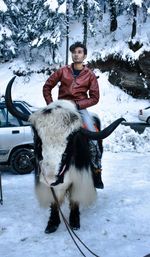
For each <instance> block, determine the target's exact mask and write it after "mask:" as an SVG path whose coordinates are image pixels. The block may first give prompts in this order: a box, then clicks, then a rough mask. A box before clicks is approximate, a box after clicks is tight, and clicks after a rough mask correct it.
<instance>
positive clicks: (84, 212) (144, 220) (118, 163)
mask: <svg viewBox="0 0 150 257" xmlns="http://www.w3.org/2000/svg"><path fill="white" fill-rule="evenodd" d="M149 160H150V154H148V153H146V154H143V153H142V154H140V153H111V152H105V153H104V157H103V170H104V171H103V180H104V184H105V189H104V190H97V200H96V202H95V203H94V204H93V205H92V206H90V207H89V208H85V209H83V208H81V228H80V230H78V231H77V232H76V233H77V235H78V236H79V237H80V238H81V239H82V240H83V241H84V243H85V244H87V246H88V247H89V248H90V249H91V250H93V251H94V252H95V253H96V254H97V255H98V256H100V257H116V256H118V257H144V256H145V255H146V254H149V253H150V219H149V215H150V204H149V202H150V190H149V188H150V172H149V171H150V170H149V167H150V165H149V164H150V162H149ZM2 183H3V197H4V204H3V206H0V256H4V257H20V256H29V257H37V256H38V257H43V256H44V257H49V256H51V257H56V256H57V257H78V256H81V254H80V252H79V251H78V249H77V248H76V246H75V245H74V243H73V241H72V239H71V238H70V236H69V234H68V232H67V230H66V227H65V225H64V223H63V222H62V223H61V224H60V226H59V228H58V230H57V231H56V232H55V233H54V234H50V235H47V234H45V233H44V229H45V227H46V224H47V221H48V215H49V213H48V210H45V209H41V208H40V207H39V204H38V202H37V200H36V197H35V194H34V175H33V174H30V175H24V176H14V175H10V174H9V173H4V174H3V176H2ZM62 210H63V213H64V215H65V217H66V218H67V219H68V215H69V210H68V203H67V201H66V203H65V204H64V205H63V207H62ZM81 249H82V250H83V251H84V253H85V256H86V257H89V256H92V255H91V254H89V253H88V252H87V250H84V249H83V247H81Z"/></svg>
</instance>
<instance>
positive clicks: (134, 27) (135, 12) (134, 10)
mask: <svg viewBox="0 0 150 257" xmlns="http://www.w3.org/2000/svg"><path fill="white" fill-rule="evenodd" d="M132 7H133V23H132V32H131V38H132V39H133V38H134V37H135V35H136V27H137V20H136V19H137V5H136V4H133V5H132Z"/></svg>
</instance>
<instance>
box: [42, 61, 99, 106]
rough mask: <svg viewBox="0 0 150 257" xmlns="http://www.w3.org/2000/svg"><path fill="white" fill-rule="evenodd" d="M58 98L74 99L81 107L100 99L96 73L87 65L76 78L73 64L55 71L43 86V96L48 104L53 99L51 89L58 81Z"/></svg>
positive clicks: (93, 103) (90, 104) (95, 102)
mask: <svg viewBox="0 0 150 257" xmlns="http://www.w3.org/2000/svg"><path fill="white" fill-rule="evenodd" d="M59 81H60V82H61V84H60V86H59V93H58V99H66V100H72V101H74V102H75V103H76V104H77V105H78V106H79V108H80V109H85V108H88V107H90V106H92V105H95V104H97V103H98V101H99V86H98V82H97V78H96V76H95V74H94V73H93V72H92V71H91V70H90V69H89V68H87V67H86V66H84V68H83V69H82V70H81V72H80V74H79V75H78V76H77V77H76V78H74V75H73V69H72V65H68V66H64V67H62V68H60V69H59V70H57V71H56V72H54V73H53V74H52V75H51V76H50V77H49V78H48V80H47V81H46V83H45V85H44V87H43V96H44V98H45V101H46V103H47V104H49V103H51V102H52V101H53V99H52V94H51V91H52V89H53V88H54V87H55V86H56V84H57V83H58V82H59Z"/></svg>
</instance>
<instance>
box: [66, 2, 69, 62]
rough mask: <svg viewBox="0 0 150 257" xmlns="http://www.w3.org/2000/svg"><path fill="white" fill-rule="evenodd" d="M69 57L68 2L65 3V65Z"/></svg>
mask: <svg viewBox="0 0 150 257" xmlns="http://www.w3.org/2000/svg"><path fill="white" fill-rule="evenodd" d="M68 56H69V0H67V1H66V65H68Z"/></svg>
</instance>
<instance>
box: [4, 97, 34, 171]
mask: <svg viewBox="0 0 150 257" xmlns="http://www.w3.org/2000/svg"><path fill="white" fill-rule="evenodd" d="M14 103H15V106H16V107H17V108H18V109H19V110H21V111H22V112H26V113H27V114H31V113H32V112H33V111H35V110H36V108H34V107H32V106H30V105H29V104H27V103H26V102H24V101H15V102H14ZM5 164H6V165H10V167H11V170H12V171H13V172H14V173H16V174H27V173H30V172H31V171H32V170H33V169H34V145H33V134H32V130H31V127H30V124H29V122H24V121H22V120H20V119H17V118H15V117H14V116H12V115H11V114H10V113H9V112H8V110H7V107H6V105H5V100H4V99H1V100H0V165H5Z"/></svg>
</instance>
